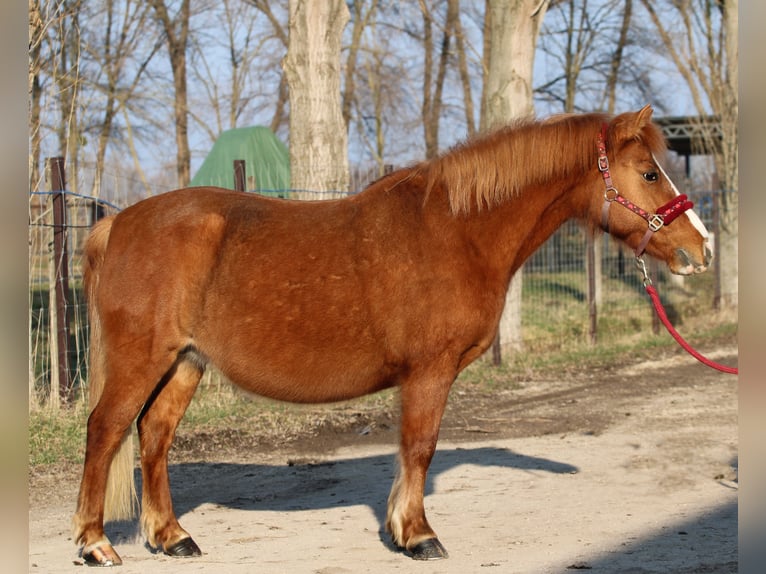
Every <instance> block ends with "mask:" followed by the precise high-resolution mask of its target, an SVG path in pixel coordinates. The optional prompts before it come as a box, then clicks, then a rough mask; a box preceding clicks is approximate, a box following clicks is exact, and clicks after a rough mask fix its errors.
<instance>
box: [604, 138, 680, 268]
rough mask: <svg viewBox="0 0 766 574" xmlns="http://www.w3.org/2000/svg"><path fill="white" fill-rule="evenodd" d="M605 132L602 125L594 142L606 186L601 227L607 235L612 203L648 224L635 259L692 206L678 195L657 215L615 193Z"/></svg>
mask: <svg viewBox="0 0 766 574" xmlns="http://www.w3.org/2000/svg"><path fill="white" fill-rule="evenodd" d="M606 130H607V125H606V124H603V126H602V127H601V132H599V134H598V140H597V141H596V147H597V149H598V170H599V171H600V172H601V176H602V177H603V178H604V184H605V185H606V190H605V191H604V205H603V206H602V207H601V227H602V229H603V230H604V231H606V232H607V233H608V232H609V207H610V206H611V205H612V203H614V202H617V203H619V204H620V205H622V206H623V207H626V208H627V209H629V210H630V211H632V212H633V213H635V214H637V215H640V216H641V217H643V218H644V219H645V220H646V222H647V223H648V224H649V229H647V230H646V233H645V234H644V237H643V239H641V242H640V243H639V244H638V247H636V251H635V253H636V257H641V255H642V254H643V253H644V249H646V245H647V244H648V243H649V240H650V239H651V238H652V235H654V233H655V232H657V231H659V230H660V229H662V227H663V226H665V225H669V224H670V222H672V221H673V220H674V219H675V218H676V217H678V216H679V215H681V214H682V213H683V212H684V211H686V210H687V209H691V208H692V206H693V205H694V204H693V203H692V202H691V201H689V200H688V198H687V197H686V194H680V195H677V196H676V197H674V198H673V199H672V200H671V201H669V202H668V203H666V204H665V205H663V206H662V207H660V208H658V209H657V213H649V212H648V211H646V210H645V209H641V208H640V207H638V206H637V205H636V204H634V203H633V202H631V201H630V200H628V199H626V198H625V197H623V196H622V195H620V192H619V191H617V188H616V187H614V184H613V183H612V176H611V175H610V174H609V158H607V156H606Z"/></svg>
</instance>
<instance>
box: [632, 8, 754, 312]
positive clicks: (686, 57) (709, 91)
mask: <svg viewBox="0 0 766 574" xmlns="http://www.w3.org/2000/svg"><path fill="white" fill-rule="evenodd" d="M641 4H642V5H643V7H644V8H645V9H646V11H647V12H648V14H649V17H650V18H651V21H652V23H653V24H654V26H655V28H656V30H657V31H658V33H659V35H660V38H661V42H662V49H663V51H664V52H665V53H666V54H667V56H668V57H670V58H671V59H672V61H673V63H674V64H675V66H676V68H677V69H678V71H679V73H680V74H681V76H682V77H683V78H684V79H685V80H686V83H687V85H688V87H689V91H690V93H691V97H692V101H693V103H694V106H695V107H696V109H697V113H698V114H700V115H701V116H705V115H709V114H712V115H713V116H714V117H715V118H717V119H718V121H719V124H720V129H721V132H720V134H721V137H720V138H718V137H711V138H708V140H707V141H705V142H702V143H703V145H704V149H703V151H705V152H707V153H710V154H712V156H713V158H714V161H715V165H716V171H717V174H718V179H719V187H720V191H721V192H720V194H719V197H720V201H719V205H720V232H719V235H718V237H716V248H717V251H718V261H717V264H718V266H719V269H720V278H721V286H720V290H721V294H720V301H718V302H717V303H718V304H720V305H721V306H722V307H728V308H736V307H737V302H738V277H739V268H738V261H737V260H738V235H739V217H738V206H739V189H738V178H739V164H738V156H737V140H738V125H737V119H738V111H739V101H738V92H737V82H738V70H737V58H738V51H737V42H738V36H739V30H738V12H739V2H738V0H725V1H723V0H683V1H680V0H676V1H673V2H670V3H669V4H667V3H660V2H659V1H658V0H641ZM661 4H662V5H661ZM673 25H677V26H678V28H673V27H671V26H673Z"/></svg>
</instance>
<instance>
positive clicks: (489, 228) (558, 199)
mask: <svg viewBox="0 0 766 574" xmlns="http://www.w3.org/2000/svg"><path fill="white" fill-rule="evenodd" d="M581 192H582V190H580V189H578V188H576V187H571V186H567V185H564V184H563V183H562V184H551V185H546V186H538V187H534V188H528V189H525V190H523V191H522V192H521V193H520V194H519V195H518V196H517V197H514V198H512V199H509V200H507V201H504V202H503V203H501V204H499V205H497V206H494V207H493V208H491V209H489V210H486V211H483V212H481V213H478V214H474V215H472V216H470V219H471V220H472V221H471V224H469V225H468V227H467V229H468V230H469V231H468V232H469V233H471V235H472V238H473V240H474V241H475V242H476V244H477V245H480V246H482V247H481V250H482V251H483V253H484V256H485V257H486V259H487V263H488V264H489V265H492V266H494V267H496V268H498V270H499V269H506V270H507V271H508V272H509V273H510V274H513V273H515V272H516V271H517V270H518V269H519V268H520V267H521V266H522V265H523V263H524V261H526V259H527V258H529V256H530V255H532V253H534V252H535V250H537V248H538V247H540V246H541V245H542V244H543V243H544V242H545V241H546V240H547V239H548V238H549V237H550V236H551V235H553V233H555V231H556V230H557V229H558V228H559V227H561V226H562V225H563V224H564V223H565V222H566V221H567V220H569V219H572V218H576V217H581V216H583V215H584V212H585V210H586V209H587V207H586V206H585V205H583V202H582V201H580V200H579V199H578V198H579V195H581ZM509 277H510V276H509Z"/></svg>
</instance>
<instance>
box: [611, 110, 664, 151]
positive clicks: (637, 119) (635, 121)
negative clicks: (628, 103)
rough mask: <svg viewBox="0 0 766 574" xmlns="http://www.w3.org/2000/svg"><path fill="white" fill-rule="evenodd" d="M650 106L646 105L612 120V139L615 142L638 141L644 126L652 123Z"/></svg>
mask: <svg viewBox="0 0 766 574" xmlns="http://www.w3.org/2000/svg"><path fill="white" fill-rule="evenodd" d="M653 112H654V110H653V109H652V106H651V105H648V104H647V105H646V106H644V107H643V108H641V109H640V110H639V111H637V112H627V113H624V114H620V115H619V116H617V117H616V118H614V120H613V122H612V130H611V131H612V137H613V138H614V139H615V140H616V141H617V142H627V141H629V140H635V139H640V137H641V134H642V133H643V131H644V129H645V128H646V126H648V125H650V124H651V123H652V113H653Z"/></svg>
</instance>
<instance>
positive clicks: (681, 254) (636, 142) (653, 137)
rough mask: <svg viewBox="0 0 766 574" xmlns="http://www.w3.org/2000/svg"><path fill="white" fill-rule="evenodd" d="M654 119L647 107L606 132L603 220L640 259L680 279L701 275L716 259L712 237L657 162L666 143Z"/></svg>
mask: <svg viewBox="0 0 766 574" xmlns="http://www.w3.org/2000/svg"><path fill="white" fill-rule="evenodd" d="M651 117H652V109H651V107H649V106H646V107H645V108H643V109H642V110H640V111H638V112H630V113H625V114H621V115H618V116H616V117H615V118H614V119H613V120H612V121H611V122H610V123H609V124H608V125H606V126H604V130H602V135H601V136H600V137H599V138H598V143H597V146H596V147H597V149H598V152H599V160H598V164H599V169H600V171H601V174H602V175H601V177H602V179H603V182H604V183H603V191H604V196H603V197H602V198H599V200H598V201H597V203H598V207H596V208H595V209H597V210H599V211H600V213H599V215H598V216H597V217H599V218H600V222H601V226H602V227H603V228H604V229H606V230H608V231H609V233H610V234H611V235H613V236H615V237H617V238H619V239H621V240H623V241H624V242H625V243H627V244H628V245H629V246H630V247H631V248H633V250H634V251H635V252H636V255H637V256H640V255H641V254H642V253H643V252H644V251H645V252H646V253H648V254H650V255H652V256H653V257H655V258H657V259H660V260H662V261H664V262H665V263H667V265H668V267H669V268H670V270H671V271H672V272H673V273H676V274H678V275H691V274H692V273H701V272H703V271H705V269H707V266H708V265H709V264H710V260H711V259H712V256H713V253H712V250H711V248H710V244H709V241H708V232H707V230H706V229H705V226H704V225H703V224H702V221H701V220H700V218H699V217H698V216H697V214H696V213H694V212H693V211H692V210H691V209H690V208H691V203H690V202H689V201H687V200H686V197H685V196H683V195H680V194H679V192H678V189H677V188H676V186H675V185H673V182H672V181H670V179H669V178H668V176H667V174H666V173H665V171H664V170H663V169H662V167H661V166H660V164H659V162H658V161H657V158H658V157H661V155H662V154H663V153H664V151H665V139H664V137H663V136H662V132H661V131H660V129H659V128H658V127H657V126H656V125H655V124H653V123H652V121H651ZM594 207H595V206H594Z"/></svg>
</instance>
